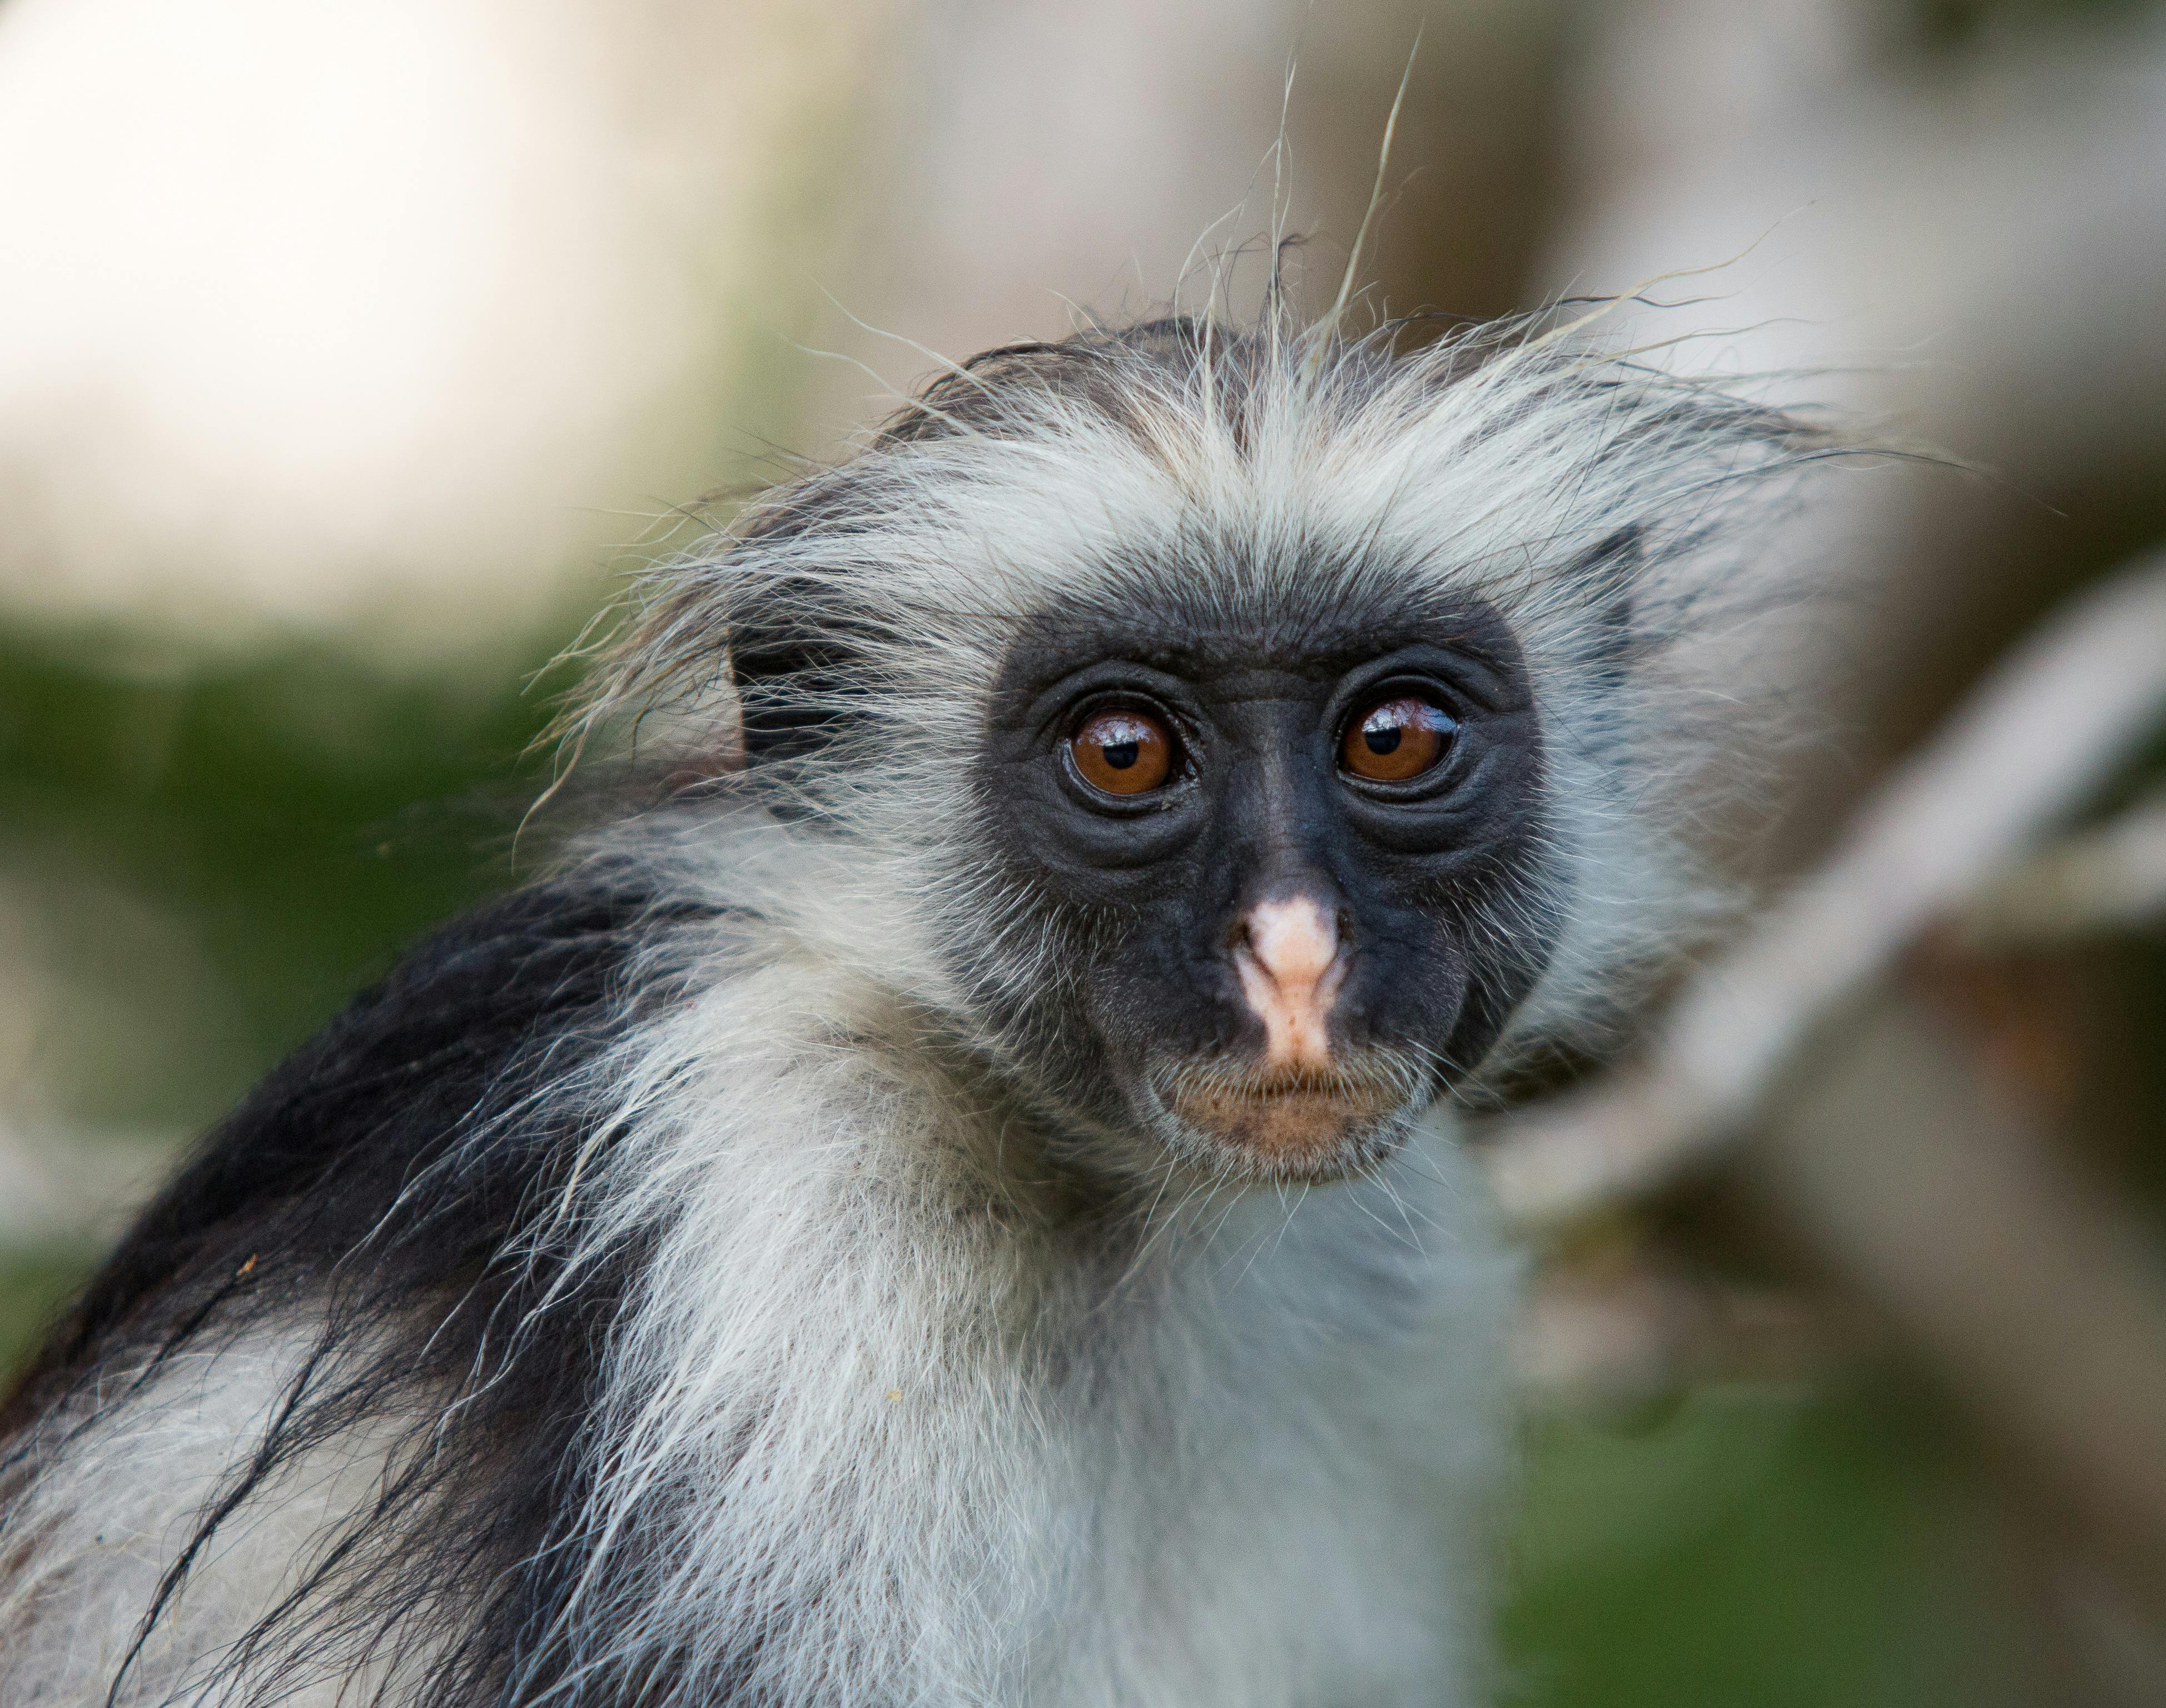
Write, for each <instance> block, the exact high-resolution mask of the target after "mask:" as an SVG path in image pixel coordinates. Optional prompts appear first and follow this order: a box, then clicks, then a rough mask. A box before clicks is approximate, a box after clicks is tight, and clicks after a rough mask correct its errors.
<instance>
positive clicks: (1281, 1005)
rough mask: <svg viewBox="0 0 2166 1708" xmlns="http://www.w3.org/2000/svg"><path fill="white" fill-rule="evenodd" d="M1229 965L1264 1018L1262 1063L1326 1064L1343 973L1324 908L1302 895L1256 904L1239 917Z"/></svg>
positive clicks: (1331, 924) (1335, 934) (1277, 1065)
mask: <svg viewBox="0 0 2166 1708" xmlns="http://www.w3.org/2000/svg"><path fill="white" fill-rule="evenodd" d="M1234 971H1235V972H1236V973H1239V976H1240V980H1241V994H1242V995H1243V996H1244V997H1245V998H1247V999H1248V1004H1249V1008H1250V1009H1251V1010H1254V1011H1255V1015H1256V1017H1257V1018H1258V1019H1259V1020H1262V1021H1263V1023H1264V1060H1265V1065H1266V1066H1267V1067H1271V1068H1328V1067H1329V1065H1330V1062H1331V1028H1330V1015H1331V1004H1332V1003H1333V1001H1334V999H1336V998H1337V997H1338V994H1339V983H1340V981H1341V980H1342V979H1343V978H1344V977H1345V962H1343V961H1342V960H1341V959H1340V957H1339V927H1338V926H1337V925H1336V924H1335V923H1334V921H1333V919H1332V916H1331V914H1330V912H1329V909H1325V908H1323V907H1320V906H1318V904H1317V903H1316V902H1314V901H1313V900H1312V899H1310V898H1308V896H1305V895H1297V896H1294V897H1292V898H1290V899H1287V900H1285V901H1265V902H1259V903H1257V904H1256V905H1255V907H1253V908H1251V909H1249V916H1248V918H1246V919H1245V920H1243V921H1242V922H1241V936H1240V939H1239V941H1238V942H1237V943H1236V944H1235V945H1234Z"/></svg>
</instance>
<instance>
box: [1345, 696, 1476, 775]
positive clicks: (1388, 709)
mask: <svg viewBox="0 0 2166 1708" xmlns="http://www.w3.org/2000/svg"><path fill="white" fill-rule="evenodd" d="M1457 727H1458V725H1456V724H1455V723H1454V722H1453V721H1452V717H1451V714H1450V713H1449V712H1447V711H1445V709H1444V708H1443V707H1442V706H1440V705H1437V704H1434V702H1433V701H1429V700H1425V699H1424V698H1421V697H1420V696H1419V695H1418V694H1397V695H1394V696H1393V697H1392V698H1390V699H1383V700H1378V701H1377V702H1376V704H1373V705H1371V707H1370V708H1369V709H1367V710H1366V711H1365V712H1363V713H1362V714H1360V716H1359V717H1357V718H1355V720H1353V722H1351V723H1350V724H1349V725H1347V726H1346V737H1345V740H1344V741H1341V742H1340V743H1339V764H1340V765H1341V766H1343V767H1345V769H1346V770H1348V771H1349V772H1352V773H1353V774H1354V775H1355V777H1360V778H1366V779H1367V780H1368V781H1370V782H1371V783H1407V782H1409V781H1411V780H1412V779H1413V778H1417V777H1419V776H1420V775H1421V774H1422V773H1423V772H1424V771H1427V770H1428V769H1429V767H1431V766H1433V765H1434V764H1435V763H1436V762H1437V761H1438V760H1440V759H1441V758H1443V757H1444V750H1445V747H1446V746H1448V745H1449V744H1450V741H1451V732H1452V731H1453V730H1455V729H1456V728H1457Z"/></svg>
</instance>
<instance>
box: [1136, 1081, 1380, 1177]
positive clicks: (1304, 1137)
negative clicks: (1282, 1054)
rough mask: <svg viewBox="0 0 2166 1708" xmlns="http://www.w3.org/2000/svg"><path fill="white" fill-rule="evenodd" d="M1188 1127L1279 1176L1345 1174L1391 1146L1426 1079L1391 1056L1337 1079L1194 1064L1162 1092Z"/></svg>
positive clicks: (1263, 1171)
mask: <svg viewBox="0 0 2166 1708" xmlns="http://www.w3.org/2000/svg"><path fill="white" fill-rule="evenodd" d="M1154 1089H1156V1090H1157V1092H1158V1094H1159V1096H1160V1099H1161V1100H1162V1101H1163V1102H1164V1103H1165V1106H1166V1108H1167V1110H1169V1111H1170V1113H1171V1114H1172V1115H1174V1116H1175V1118H1176V1119H1177V1120H1180V1121H1181V1124H1182V1125H1184V1126H1186V1127H1187V1128H1189V1129H1190V1130H1191V1131H1194V1132H1196V1133H1198V1134H1200V1135H1201V1136H1203V1137H1204V1138H1205V1139H1207V1141H1210V1143H1211V1145H1212V1148H1213V1149H1214V1150H1216V1151H1218V1152H1220V1153H1221V1155H1222V1156H1223V1154H1224V1153H1225V1152H1233V1153H1234V1155H1235V1156H1236V1157H1239V1159H1240V1160H1241V1161H1242V1162H1244V1164H1245V1165H1246V1166H1247V1167H1249V1168H1253V1169H1254V1170H1255V1172H1257V1173H1260V1174H1263V1175H1265V1176H1269V1177H1273V1178H1288V1177H1304V1178H1319V1177H1322V1176H1324V1175H1328V1174H1334V1173H1342V1172H1344V1171H1345V1169H1347V1168H1352V1167H1354V1166H1355V1165H1356V1164H1357V1163H1359V1162H1361V1161H1363V1160H1366V1159H1367V1158H1368V1157H1369V1156H1370V1155H1371V1152H1377V1151H1381V1150H1382V1149H1384V1148H1387V1147H1386V1146H1385V1145H1384V1143H1383V1142H1382V1136H1383V1134H1384V1133H1385V1131H1386V1130H1387V1126H1388V1125H1390V1124H1391V1123H1392V1117H1393V1116H1395V1115H1400V1114H1401V1113H1403V1111H1405V1110H1407V1109H1408V1107H1409V1105H1410V1104H1413V1103H1414V1102H1416V1101H1417V1100H1418V1099H1419V1098H1420V1097H1421V1096H1422V1094H1423V1090H1422V1085H1421V1082H1420V1079H1419V1076H1418V1074H1414V1073H1409V1072H1408V1070H1407V1069H1406V1068H1404V1067H1403V1066H1402V1064H1400V1063H1398V1062H1395V1061H1392V1060H1390V1059H1389V1058H1382V1059H1376V1060H1363V1061H1360V1062H1357V1063H1350V1064H1349V1065H1348V1067H1347V1068H1345V1069H1342V1070H1340V1071H1339V1072H1335V1073H1317V1072H1313V1071H1310V1070H1299V1071H1293V1070H1280V1071H1268V1072H1267V1071H1261V1070H1249V1071H1243V1070H1238V1069H1234V1070H1229V1069H1228V1068H1223V1067H1220V1066H1218V1065H1217V1064H1209V1065H1204V1066H1189V1067H1184V1068H1178V1069H1175V1070H1174V1071H1173V1072H1171V1073H1167V1074H1165V1075H1163V1076H1162V1077H1160V1078H1159V1079H1158V1081H1157V1083H1156V1085H1155V1088H1154Z"/></svg>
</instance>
